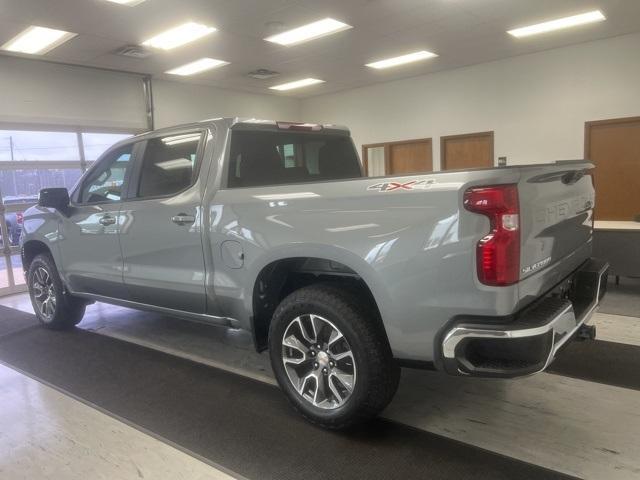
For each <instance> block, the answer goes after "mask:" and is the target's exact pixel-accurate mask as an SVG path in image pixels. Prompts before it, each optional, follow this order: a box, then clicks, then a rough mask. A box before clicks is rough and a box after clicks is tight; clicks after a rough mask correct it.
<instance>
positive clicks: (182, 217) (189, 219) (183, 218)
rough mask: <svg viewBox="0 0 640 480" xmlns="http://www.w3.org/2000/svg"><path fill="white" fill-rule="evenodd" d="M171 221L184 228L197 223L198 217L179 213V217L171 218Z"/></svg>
mask: <svg viewBox="0 0 640 480" xmlns="http://www.w3.org/2000/svg"><path fill="white" fill-rule="evenodd" d="M171 221H172V222H173V223H175V224H176V225H180V226H182V225H186V224H188V223H193V222H195V221H196V217H194V216H193V215H187V214H186V213H179V214H178V215H175V216H173V217H171Z"/></svg>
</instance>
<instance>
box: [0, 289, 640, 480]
mask: <svg viewBox="0 0 640 480" xmlns="http://www.w3.org/2000/svg"><path fill="white" fill-rule="evenodd" d="M613 288H615V287H614V286H613V287H612V289H613ZM634 295H635V294H634ZM623 298H624V295H623ZM631 301H635V299H633V300H631ZM619 302H620V301H619ZM619 302H618V303H619ZM0 303H1V304H4V305H7V306H12V307H14V308H18V309H21V310H25V311H31V306H30V304H29V301H28V297H27V296H26V295H21V296H14V297H8V298H4V299H0ZM639 315H640V312H639ZM594 321H595V323H596V325H597V327H598V337H599V338H601V339H604V340H608V341H613V342H619V343H627V344H632V345H640V319H639V318H636V317H628V316H627V317H623V316H617V315H611V314H603V313H599V314H597V315H596V317H595V320H594ZM79 326H80V328H84V329H87V330H91V331H94V332H96V333H100V334H103V335H108V336H112V337H117V338H120V339H123V340H126V341H130V342H134V343H137V344H140V345H144V346H147V347H150V348H154V349H157V350H161V351H165V352H167V353H171V354H174V355H178V356H182V357H186V358H189V359H192V360H195V361H198V362H201V363H206V364H208V365H212V366H216V367H219V368H224V369H226V370H230V371H233V372H236V373H240V374H242V375H246V376H251V377H253V378H256V379H258V380H261V381H265V382H270V383H274V380H273V378H272V375H271V369H270V366H269V360H268V355H267V354H257V353H255V352H252V351H251V350H250V349H247V347H249V346H250V339H249V338H248V337H247V336H246V335H243V334H239V333H238V332H237V331H234V330H229V329H225V328H217V327H210V326H205V325H200V324H194V323H189V322H182V321H180V320H175V319H172V318H168V317H162V316H159V315H155V314H150V313H145V312H136V311H133V310H129V309H125V308H120V307H114V306H108V305H103V304H96V305H93V306H91V307H89V308H88V311H87V316H86V317H85V320H84V321H83V322H82V323H81V324H80V325H79ZM384 415H385V416H386V417H388V418H390V419H393V420H396V421H399V422H402V423H405V424H408V425H412V426H414V427H417V428H420V429H424V430H427V431H430V432H434V433H438V434H441V435H444V436H447V437H450V438H454V439H456V440H460V441H462V442H465V443H469V444H473V445H476V446H480V447H482V448H485V449H488V450H491V451H495V452H498V453H502V454H504V455H507V456H510V457H514V458H518V459H520V460H524V461H528V462H531V463H534V464H537V465H541V466H544V467H548V468H550V469H553V470H558V471H561V472H565V473H569V474H572V475H576V476H579V477H583V478H588V479H598V480H599V479H602V478H607V479H608V480H615V479H621V480H622V479H624V480H627V479H631V478H640V435H638V432H639V431H640V392H638V391H635V390H630V389H624V388H618V387H612V386H609V385H602V384H597V383H593V382H588V381H584V380H577V379H572V378H567V377H562V376H558V375H552V374H539V375H536V376H533V377H529V378H524V379H518V380H507V381H505V380H491V379H461V378H452V377H447V376H444V375H442V374H439V373H436V372H425V371H414V370H405V371H403V378H402V383H401V388H400V390H399V392H398V395H397V396H396V398H395V400H394V401H393V403H392V404H391V405H390V406H389V408H388V409H387V410H386V411H385V412H384Z"/></svg>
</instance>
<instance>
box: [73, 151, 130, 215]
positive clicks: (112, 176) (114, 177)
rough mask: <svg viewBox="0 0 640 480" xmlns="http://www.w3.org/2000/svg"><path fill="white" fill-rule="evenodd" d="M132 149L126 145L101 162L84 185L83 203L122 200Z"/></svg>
mask: <svg viewBox="0 0 640 480" xmlns="http://www.w3.org/2000/svg"><path fill="white" fill-rule="evenodd" d="M132 149H133V145H126V146H124V147H121V148H118V149H117V150H114V151H113V152H110V153H108V154H107V155H106V156H105V157H104V158H103V159H102V160H101V161H100V163H99V165H98V166H97V167H96V168H95V169H94V170H92V171H91V173H89V175H88V176H87V178H86V179H85V180H84V182H83V184H82V191H81V192H80V202H81V203H98V202H117V201H119V200H120V199H121V198H122V193H123V192H122V187H123V185H124V178H125V174H126V172H127V166H128V165H129V161H130V160H131V151H132Z"/></svg>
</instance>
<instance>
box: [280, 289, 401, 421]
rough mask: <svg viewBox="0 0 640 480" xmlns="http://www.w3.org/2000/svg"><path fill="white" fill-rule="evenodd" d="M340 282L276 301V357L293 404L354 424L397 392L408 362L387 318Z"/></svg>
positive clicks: (321, 417) (317, 417)
mask: <svg viewBox="0 0 640 480" xmlns="http://www.w3.org/2000/svg"><path fill="white" fill-rule="evenodd" d="M361 303H362V300H361V299H360V298H358V297H357V296H355V295H352V294H350V293H348V291H347V290H346V289H339V288H336V287H335V286H333V285H328V284H318V285H312V286H309V287H305V288H302V289H300V290H297V291H295V292H293V293H292V294H291V295H289V296H288V297H287V298H285V299H284V300H283V301H282V303H281V304H280V305H279V306H278V308H277V309H276V312H275V313H274V316H273V319H272V322H271V327H270V332H269V348H270V355H271V364H272V367H273V370H274V373H275V375H276V378H277V380H278V383H279V384H280V387H281V388H282V390H283V391H284V392H285V394H286V395H287V397H288V398H289V400H290V401H291V403H292V404H293V406H294V407H295V408H296V409H297V410H298V411H299V412H300V413H302V415H303V416H305V417H306V418H307V419H308V420H310V421H311V422H313V423H316V424H319V425H322V426H324V427H327V428H333V429H340V428H346V427H349V426H351V425H353V424H355V423H359V422H362V421H364V420H367V419H369V418H371V417H374V416H375V415H377V414H378V413H379V412H380V411H381V410H382V409H383V408H384V407H385V406H386V405H387V404H388V403H389V402H390V401H391V399H392V398H393V395H394V394H395V392H396V389H397V387H398V381H399V376H400V369H399V367H398V366H397V364H396V362H395V361H394V359H393V356H392V354H391V349H390V348H389V344H388V342H387V339H386V336H385V334H384V331H383V329H382V327H381V325H380V324H379V320H378V319H377V318H375V317H374V316H373V314H372V313H371V312H370V311H368V310H367V309H365V308H363V307H362V304H361Z"/></svg>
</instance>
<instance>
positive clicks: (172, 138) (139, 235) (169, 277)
mask: <svg viewBox="0 0 640 480" xmlns="http://www.w3.org/2000/svg"><path fill="white" fill-rule="evenodd" d="M204 138H205V131H203V130H190V131H179V132H175V133H171V134H164V135H160V136H153V137H150V138H148V139H147V140H145V141H144V142H142V144H141V146H140V155H138V156H137V158H136V162H135V167H134V170H133V173H132V176H131V183H130V185H129V189H128V195H127V199H126V200H125V201H124V202H123V204H122V211H121V217H122V219H123V221H122V226H121V228H120V243H121V246H122V252H123V256H124V274H123V277H124V284H125V286H126V288H127V290H128V292H129V296H130V299H131V300H132V301H135V302H138V303H142V304H147V305H153V306H157V307H164V308H170V309H174V310H181V311H185V312H190V313H204V312H205V308H206V295H205V264H204V258H203V251H202V214H201V212H202V209H201V198H202V194H201V190H202V188H203V185H202V184H203V182H202V181H200V180H199V176H198V172H199V169H200V164H201V163H202V151H203V143H204Z"/></svg>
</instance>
